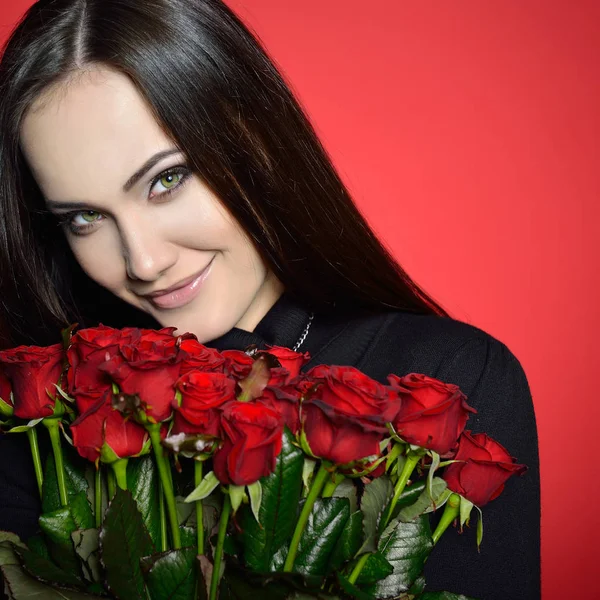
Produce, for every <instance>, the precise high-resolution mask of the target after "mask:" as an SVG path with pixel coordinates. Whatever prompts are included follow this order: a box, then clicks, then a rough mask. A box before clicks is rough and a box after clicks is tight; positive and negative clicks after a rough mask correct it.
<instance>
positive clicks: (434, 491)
mask: <svg viewBox="0 0 600 600" xmlns="http://www.w3.org/2000/svg"><path fill="white" fill-rule="evenodd" d="M446 490H447V485H446V482H445V481H444V480H443V479H442V478H441V477H434V478H433V480H432V481H431V487H429V484H428V485H427V489H424V490H423V491H422V492H421V494H420V495H419V497H418V498H417V499H416V501H415V502H413V504H411V505H410V506H406V507H404V508H403V509H402V510H401V511H400V512H399V513H398V518H399V519H400V520H401V521H404V522H407V521H412V520H413V519H416V518H417V517H418V516H419V515H422V514H424V513H428V512H431V510H433V507H434V506H435V507H438V506H440V502H441V501H442V499H443V497H444V495H445V496H446V499H448V496H449V494H447V493H446ZM450 493H452V492H450Z"/></svg>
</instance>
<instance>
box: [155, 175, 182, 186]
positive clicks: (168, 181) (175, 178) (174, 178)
mask: <svg viewBox="0 0 600 600" xmlns="http://www.w3.org/2000/svg"><path fill="white" fill-rule="evenodd" d="M181 177H182V175H181V173H169V174H168V175H165V176H164V177H161V178H160V179H159V182H160V183H161V185H164V186H165V187H166V188H167V189H169V188H171V187H173V186H174V185H177V184H178V183H179V182H180V180H181Z"/></svg>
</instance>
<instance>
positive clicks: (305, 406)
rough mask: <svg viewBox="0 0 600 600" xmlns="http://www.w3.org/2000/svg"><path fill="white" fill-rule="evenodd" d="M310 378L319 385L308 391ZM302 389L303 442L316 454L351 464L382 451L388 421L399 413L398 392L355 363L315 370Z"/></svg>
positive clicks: (333, 460)
mask: <svg viewBox="0 0 600 600" xmlns="http://www.w3.org/2000/svg"><path fill="white" fill-rule="evenodd" d="M311 380H312V381H314V384H316V386H313V387H312V389H311V390H309V391H306V390H307V389H308V386H309V385H310V383H311ZM301 388H302V390H303V391H304V392H305V393H306V394H307V397H306V399H305V400H304V401H303V403H302V407H301V425H302V430H303V441H304V442H305V443H307V444H308V448H306V450H308V451H310V453H311V454H312V455H313V456H316V457H318V458H323V459H325V460H328V461H330V462H333V463H336V464H347V463H351V462H353V461H356V460H360V459H362V458H365V457H367V456H377V455H379V454H380V449H379V443H380V442H381V440H382V439H383V438H384V436H385V435H386V434H387V432H388V430H387V426H386V423H388V422H389V421H391V420H392V419H393V418H394V417H395V415H396V413H397V412H398V405H399V402H400V401H399V399H398V396H397V394H394V393H392V391H391V390H390V389H388V388H387V387H386V386H384V385H382V384H380V383H378V382H377V381H375V380H374V379H371V378H370V377H368V376H367V375H365V374H364V373H361V372H360V371H359V370H358V369H355V368H354V367H340V366H330V367H325V366H319V367H315V368H314V369H311V370H310V371H309V372H308V373H307V374H306V377H305V378H304V379H303V380H302V381H301Z"/></svg>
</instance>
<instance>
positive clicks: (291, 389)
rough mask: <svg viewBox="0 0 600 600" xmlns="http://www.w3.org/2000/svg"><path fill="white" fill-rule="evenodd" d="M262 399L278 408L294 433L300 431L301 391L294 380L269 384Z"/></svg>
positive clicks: (270, 405) (272, 406)
mask: <svg viewBox="0 0 600 600" xmlns="http://www.w3.org/2000/svg"><path fill="white" fill-rule="evenodd" d="M260 401H261V402H262V403H264V404H266V405H267V406H269V407H270V408H272V409H273V410H276V411H277V412H278V413H279V414H280V415H281V416H282V417H283V422H284V423H285V425H286V426H287V427H288V429H289V430H290V431H291V432H292V433H293V434H294V435H296V434H297V433H298V431H300V392H299V390H298V389H297V388H296V387H295V386H294V385H293V382H292V383H290V384H286V385H282V386H274V385H273V386H272V385H270V384H269V385H268V386H267V387H266V388H265V389H264V390H263V393H262V396H261V397H260Z"/></svg>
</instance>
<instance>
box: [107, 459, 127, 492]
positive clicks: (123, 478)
mask: <svg viewBox="0 0 600 600" xmlns="http://www.w3.org/2000/svg"><path fill="white" fill-rule="evenodd" d="M127 462H128V459H127V458H119V459H118V460H115V462H112V463H110V466H111V468H112V470H113V473H114V474H115V479H116V480H117V485H118V486H119V487H120V488H121V489H122V490H126V489H127Z"/></svg>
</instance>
